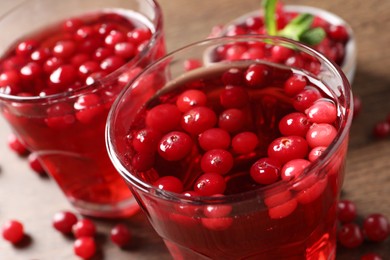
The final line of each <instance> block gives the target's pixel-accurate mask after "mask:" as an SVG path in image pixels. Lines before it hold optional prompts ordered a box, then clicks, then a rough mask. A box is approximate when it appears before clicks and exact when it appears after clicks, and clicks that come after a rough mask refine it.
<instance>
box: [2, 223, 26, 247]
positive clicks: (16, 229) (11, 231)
mask: <svg viewBox="0 0 390 260" xmlns="http://www.w3.org/2000/svg"><path fill="white" fill-rule="evenodd" d="M1 231H2V232H1V233H2V236H3V238H4V239H5V240H7V241H9V242H11V243H13V244H16V243H18V242H20V241H21V240H22V239H23V237H24V227H23V224H22V223H21V222H19V221H18V220H9V221H7V222H5V224H3V226H2V230H1Z"/></svg>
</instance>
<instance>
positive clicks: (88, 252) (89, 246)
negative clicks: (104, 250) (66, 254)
mask: <svg viewBox="0 0 390 260" xmlns="http://www.w3.org/2000/svg"><path fill="white" fill-rule="evenodd" d="M73 251H74V253H75V255H77V256H79V257H81V258H83V259H90V258H91V257H92V256H94V255H95V253H96V242H95V240H94V239H93V238H92V237H81V238H77V239H76V241H74V243H73Z"/></svg>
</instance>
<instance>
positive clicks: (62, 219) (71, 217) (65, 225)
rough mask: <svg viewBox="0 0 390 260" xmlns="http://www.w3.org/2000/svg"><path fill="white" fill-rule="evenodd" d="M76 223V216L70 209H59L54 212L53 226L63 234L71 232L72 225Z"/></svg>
mask: <svg viewBox="0 0 390 260" xmlns="http://www.w3.org/2000/svg"><path fill="white" fill-rule="evenodd" d="M76 223H77V217H76V215H75V214H73V213H72V212H70V211H61V212H57V213H56V214H54V217H53V227H54V228H55V229H57V230H58V231H60V232H61V233H64V234H69V233H71V232H72V227H73V225H74V224H76Z"/></svg>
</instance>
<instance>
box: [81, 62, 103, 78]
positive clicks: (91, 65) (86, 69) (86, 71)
mask: <svg viewBox="0 0 390 260" xmlns="http://www.w3.org/2000/svg"><path fill="white" fill-rule="evenodd" d="M98 71H100V65H99V63H97V62H95V61H86V62H83V63H82V64H80V66H79V69H78V75H79V77H80V78H81V79H84V80H85V79H86V78H87V77H88V76H89V75H91V74H92V73H94V72H98Z"/></svg>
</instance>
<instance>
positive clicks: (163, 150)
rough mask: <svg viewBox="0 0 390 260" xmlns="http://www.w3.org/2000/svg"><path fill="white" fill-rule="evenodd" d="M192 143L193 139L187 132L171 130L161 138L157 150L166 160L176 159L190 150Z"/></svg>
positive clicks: (182, 156)
mask: <svg viewBox="0 0 390 260" xmlns="http://www.w3.org/2000/svg"><path fill="white" fill-rule="evenodd" d="M193 145H194V144H193V141H192V139H191V137H190V136H189V135H188V134H186V133H184V132H179V131H173V132H169V133H168V134H166V135H164V136H163V137H162V138H161V140H160V142H159V144H158V149H157V151H158V153H159V155H160V156H161V157H163V158H164V159H165V160H167V161H178V160H181V159H183V158H184V157H186V156H187V155H188V154H189V153H190V152H191V151H192V148H193Z"/></svg>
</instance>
